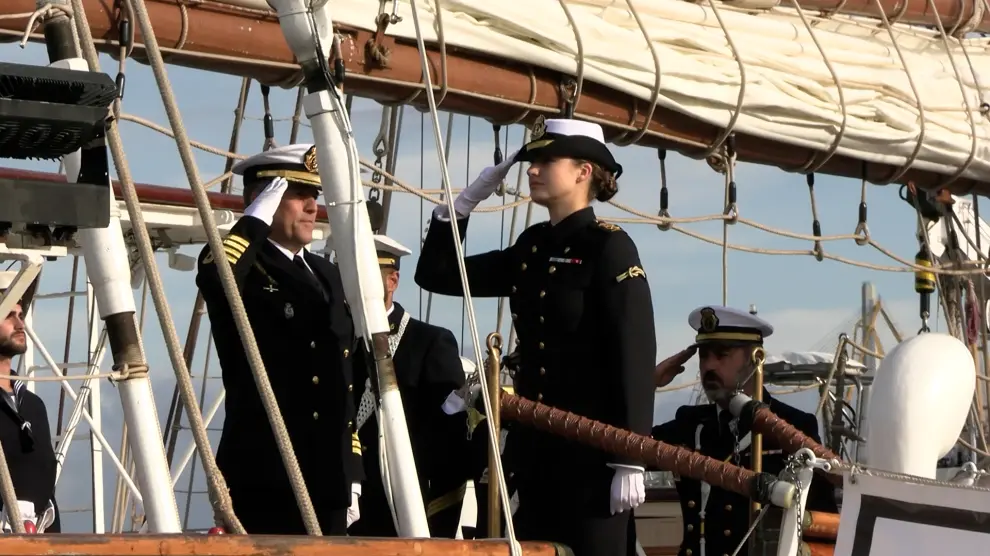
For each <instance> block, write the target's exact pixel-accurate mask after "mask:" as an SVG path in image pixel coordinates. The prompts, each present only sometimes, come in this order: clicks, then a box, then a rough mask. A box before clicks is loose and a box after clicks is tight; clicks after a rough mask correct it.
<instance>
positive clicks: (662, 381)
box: [653, 346, 698, 388]
mask: <svg viewBox="0 0 990 556" xmlns="http://www.w3.org/2000/svg"><path fill="white" fill-rule="evenodd" d="M697 351H698V348H696V347H694V346H691V347H689V348H687V349H686V350H684V351H682V352H680V353H678V354H676V355H673V356H671V357H668V358H666V359H664V360H663V361H661V362H660V364H659V365H657V368H656V369H654V371H653V381H654V382H655V383H656V387H657V388H663V387H664V386H667V385H668V384H670V383H671V382H673V381H674V378H675V377H676V376H677V375H679V374H681V373H683V372H684V364H685V363H687V362H688V359H691V358H692V357H694V354H695V353H696V352H697Z"/></svg>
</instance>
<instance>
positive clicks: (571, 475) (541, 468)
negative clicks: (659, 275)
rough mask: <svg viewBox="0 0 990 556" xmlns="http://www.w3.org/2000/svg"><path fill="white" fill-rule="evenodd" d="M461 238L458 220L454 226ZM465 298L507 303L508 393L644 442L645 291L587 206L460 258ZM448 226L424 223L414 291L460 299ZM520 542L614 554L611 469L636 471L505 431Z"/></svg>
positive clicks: (553, 440)
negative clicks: (511, 382) (499, 246)
mask: <svg viewBox="0 0 990 556" xmlns="http://www.w3.org/2000/svg"><path fill="white" fill-rule="evenodd" d="M457 224H458V226H459V227H460V233H461V234H462V236H464V235H465V234H466V231H467V219H463V220H459V221H458V223H457ZM465 264H466V267H467V276H468V280H469V283H470V287H471V294H472V295H473V296H475V297H501V296H507V297H508V298H509V304H510V308H511V311H512V320H513V323H514V325H515V328H516V331H517V332H518V334H519V340H520V343H519V347H518V350H519V352H520V356H521V365H520V368H519V371H518V372H517V374H516V377H515V386H516V393H517V394H518V395H520V396H522V397H524V398H527V399H530V400H536V401H539V402H542V403H544V404H547V405H550V406H553V407H557V408H559V409H563V410H566V411H570V412H573V413H576V414H578V415H582V416H585V417H588V418H591V419H596V420H599V421H603V422H605V423H609V424H611V425H614V426H617V427H620V428H622V429H626V430H632V431H634V432H637V433H639V434H648V431H649V430H650V426H651V425H652V421H653V390H654V389H653V385H652V381H653V368H654V366H655V364H656V362H655V361H654V359H655V358H656V335H655V332H654V321H653V303H652V300H651V298H650V289H649V284H648V283H647V281H646V276H645V274H644V273H643V269H642V266H641V263H640V260H639V254H638V252H637V250H636V246H635V244H634V243H633V241H632V239H631V238H630V237H629V235H628V234H626V233H625V232H624V231H622V230H621V229H620V228H619V227H618V226H615V225H613V224H609V223H606V222H602V221H599V220H597V219H596V218H595V213H594V211H593V210H592V209H591V208H590V207H589V208H585V209H583V210H580V211H578V212H576V213H574V214H572V215H571V216H569V217H567V218H565V219H564V220H562V221H561V222H559V223H557V224H556V225H551V224H550V223H549V222H545V223H542V224H537V225H535V226H531V227H530V228H528V229H526V230H525V231H524V232H523V233H522V234H520V236H519V239H518V241H517V242H516V243H515V245H513V246H511V247H509V248H507V249H505V250H501V251H491V252H488V253H483V254H478V255H472V256H470V257H467V258H466V260H465ZM459 276H460V275H459V272H458V268H457V259H456V255H455V250H454V243H453V234H452V232H451V229H450V223H449V222H442V221H440V220H437V219H434V220H433V222H432V223H431V225H430V230H429V233H428V234H427V237H426V241H425V242H424V245H423V251H422V253H421V254H420V258H419V263H418V265H417V267H416V283H417V284H418V285H419V286H420V287H422V288H423V289H425V290H427V291H431V292H434V293H437V294H441V295H463V290H462V288H461V283H460V278H459ZM506 442H507V450H508V449H510V448H508V447H509V446H511V453H512V454H515V457H513V458H512V459H513V460H515V461H509V462H507V464H508V467H510V468H512V469H514V470H515V476H514V482H515V484H516V486H517V487H518V495H519V509H518V511H517V513H516V515H515V526H516V534H517V537H518V538H519V539H520V540H543V541H551V542H558V543H562V544H565V545H568V546H569V547H570V548H571V549H572V550H573V551H574V553H575V555H576V556H596V555H607V556H614V555H615V554H621V553H622V552H624V551H625V549H626V536H627V524H628V521H629V519H630V515H631V512H623V513H620V514H618V515H614V516H613V515H611V513H610V510H609V498H610V490H611V482H612V478H613V476H614V471H613V470H612V469H611V468H609V467H607V464H608V463H616V464H634V465H636V464H638V462H635V461H630V460H627V459H625V458H620V457H615V456H611V455H609V454H606V453H605V452H602V451H599V450H596V449H593V448H589V447H586V446H583V445H580V444H577V443H574V442H570V441H567V440H564V439H563V438H560V437H557V436H554V435H551V434H548V433H544V432H540V431H537V430H535V429H533V428H530V427H526V426H517V427H513V430H512V432H511V433H510V434H509V436H508V439H507V441H506Z"/></svg>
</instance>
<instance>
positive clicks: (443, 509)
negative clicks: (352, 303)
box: [348, 235, 469, 539]
mask: <svg viewBox="0 0 990 556" xmlns="http://www.w3.org/2000/svg"><path fill="white" fill-rule="evenodd" d="M375 247H376V249H377V250H378V264H379V266H380V267H381V271H382V280H383V282H384V286H385V307H386V309H387V313H388V321H389V329H390V335H389V348H390V350H391V351H392V361H393V362H394V363H395V376H396V379H397V381H398V384H399V393H400V394H401V396H402V407H403V409H404V410H405V415H406V425H407V426H408V429H409V441H410V443H411V444H412V449H413V457H414V458H415V461H416V472H417V473H418V474H419V479H420V481H419V482H420V490H421V492H422V493H423V501H424V502H425V503H426V514H427V519H428V521H429V525H430V535H431V536H433V537H445V538H451V539H452V538H454V537H455V535H456V534H457V528H458V525H459V522H460V518H461V503H462V502H463V500H464V492H465V490H466V480H465V479H464V478H463V477H462V476H458V475H457V473H455V470H456V469H458V468H459V467H461V466H462V465H461V463H460V462H461V460H464V459H466V458H467V457H468V455H469V454H468V453H467V452H465V451H464V450H463V449H462V440H461V439H462V438H463V437H464V419H463V418H462V417H461V416H451V415H447V414H446V413H444V412H443V410H442V409H441V406H442V405H443V402H444V400H445V399H446V398H447V396H449V395H450V393H451V391H454V390H458V389H460V388H461V386H463V385H464V382H465V378H466V377H465V375H464V367H463V366H462V363H461V358H460V355H459V353H458V349H457V340H456V339H454V335H453V334H452V333H451V332H450V331H449V330H447V329H446V328H441V327H439V326H435V325H432V324H429V323H426V322H423V321H421V320H417V319H414V318H412V316H411V315H410V314H409V313H408V312H406V311H405V309H403V307H402V306H401V305H399V304H398V303H396V302H394V301H393V296H394V295H395V291H396V289H397V288H398V287H399V259H400V258H401V257H403V256H405V255H408V254H409V253H410V251H409V249H407V248H405V247H404V246H402V245H401V244H399V243H398V242H396V241H395V240H393V239H391V238H389V237H387V236H381V235H378V236H375ZM355 379H356V380H355V395H356V400H358V401H359V406H358V415H357V421H356V422H357V427H358V435H359V438H360V440H361V448H362V452H363V454H364V458H363V459H364V470H365V476H366V477H367V479H366V481H365V484H364V487H363V494H362V495H361V520H360V521H358V522H357V523H355V524H354V525H352V526H351V527H350V529H349V530H348V533H349V534H350V535H352V536H360V537H395V536H397V535H398V534H397V532H396V527H395V522H394V520H393V515H392V510H391V506H390V505H389V502H388V498H387V497H386V490H385V488H384V485H385V482H386V481H387V480H388V474H387V473H386V471H387V466H385V465H383V464H384V463H385V461H384V453H383V450H382V449H381V448H382V446H383V443H384V438H383V437H382V438H380V437H379V433H380V427H379V424H378V411H377V410H376V406H377V404H376V402H375V395H376V392H377V384H376V381H375V380H374V379H373V378H370V377H368V376H367V373H366V372H364V367H362V371H361V372H359V373H357V374H356V375H355ZM380 442H381V443H380Z"/></svg>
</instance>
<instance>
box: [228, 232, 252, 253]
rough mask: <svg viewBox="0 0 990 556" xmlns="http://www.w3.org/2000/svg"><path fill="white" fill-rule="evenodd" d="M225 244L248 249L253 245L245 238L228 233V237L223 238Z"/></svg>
mask: <svg viewBox="0 0 990 556" xmlns="http://www.w3.org/2000/svg"><path fill="white" fill-rule="evenodd" d="M223 243H224V245H230V246H232V247H233V246H238V247H240V248H241V249H245V250H246V249H247V248H248V247H250V246H251V244H250V243H248V241H247V240H246V239H244V238H242V237H241V236H239V235H236V234H227V237H225V238H223Z"/></svg>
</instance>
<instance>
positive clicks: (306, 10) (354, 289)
mask: <svg viewBox="0 0 990 556" xmlns="http://www.w3.org/2000/svg"><path fill="white" fill-rule="evenodd" d="M268 3H269V5H270V6H271V7H272V9H274V10H275V11H276V12H278V17H279V25H280V26H281V29H282V34H283V35H284V36H285V40H286V42H287V43H288V44H289V47H290V48H291V49H292V52H293V53H294V54H295V57H296V60H298V62H299V64H300V65H301V66H302V71H303V75H304V81H305V85H306V89H307V91H308V94H307V95H306V96H305V97H304V98H303V108H304V110H305V112H306V117H307V118H308V119H309V121H310V124H311V125H312V129H313V138H314V142H315V143H316V155H317V159H318V161H319V168H320V181H321V182H322V185H323V198H324V201H325V203H326V208H327V218H328V219H329V221H330V229H331V230H332V233H333V234H334V235H336V236H338V237H339V239H337V240H336V241H334V245H335V248H336V252H337V263H338V265H339V267H340V272H341V278H342V279H343V284H344V294H345V296H346V297H347V301H348V303H349V304H350V307H351V311H352V314H353V315H354V316H353V318H354V328H355V330H357V331H358V333H359V334H360V335H361V336H362V337H363V338H364V341H365V344H366V347H367V348H368V350H367V351H368V353H370V354H372V357H373V360H374V364H375V371H376V375H377V380H378V393H379V400H380V404H381V407H382V415H383V419H382V421H383V422H382V423H380V426H381V430H382V432H383V434H384V436H385V457H386V460H387V462H388V469H389V475H390V482H391V487H392V490H393V492H394V495H393V496H392V500H393V503H394V505H395V507H394V510H395V514H396V518H397V521H398V524H397V530H398V532H399V535H400V536H404V537H429V536H430V530H429V524H428V523H427V520H426V510H425V507H424V505H423V495H422V492H421V491H420V487H419V478H418V475H417V473H416V462H415V460H414V459H413V454H412V445H411V444H410V441H409V432H408V428H407V426H406V419H405V412H404V411H403V408H402V398H401V397H400V396H399V389H398V383H397V382H396V378H395V368H394V366H393V363H392V357H391V354H390V353H389V344H388V335H389V325H388V317H387V315H386V313H385V291H384V287H383V285H382V281H381V274H380V271H379V268H378V261H377V257H376V256H375V246H374V236H373V233H372V230H371V222H370V219H369V217H368V207H367V204H366V201H365V198H364V191H363V189H362V185H361V173H360V166H359V161H360V158H359V156H358V151H357V144H356V143H355V141H354V135H353V131H352V129H351V123H350V118H349V116H348V112H347V109H346V107H345V106H344V102H343V90H342V85H343V80H344V75H343V73H344V67H343V58H342V57H341V55H340V52H339V42H337V38H336V36H335V35H334V31H333V20H332V19H331V17H330V10H329V7H328V6H327V1H326V0H311V1H307V0H268ZM307 5H309V6H308V7H307ZM332 47H335V48H333V50H336V51H337V52H336V53H335V54H336V55H335V56H332V54H331V49H332ZM331 59H333V60H334V62H335V64H334V68H333V70H331V67H330V62H329V61H330V60H331ZM386 488H388V485H386Z"/></svg>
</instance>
